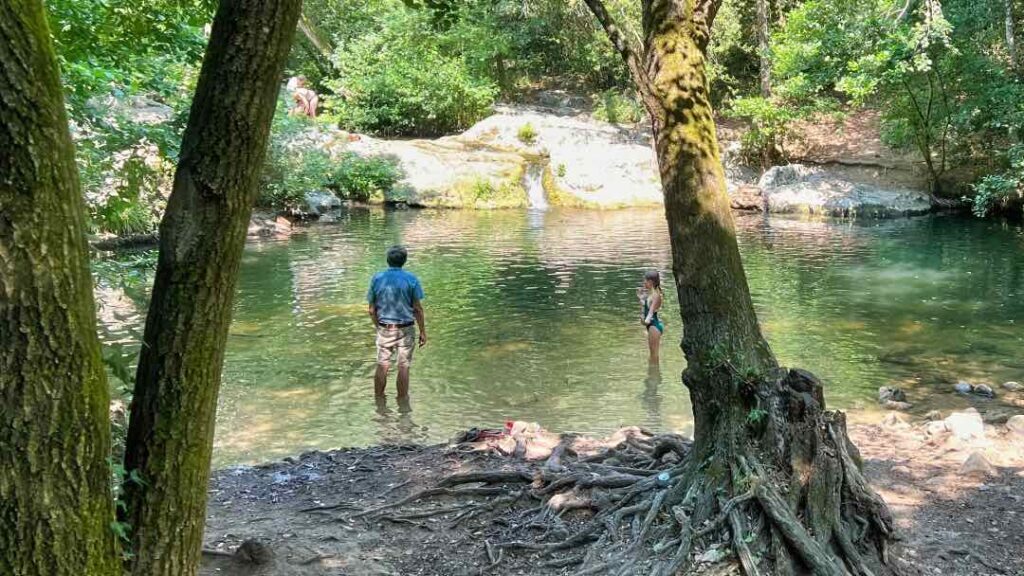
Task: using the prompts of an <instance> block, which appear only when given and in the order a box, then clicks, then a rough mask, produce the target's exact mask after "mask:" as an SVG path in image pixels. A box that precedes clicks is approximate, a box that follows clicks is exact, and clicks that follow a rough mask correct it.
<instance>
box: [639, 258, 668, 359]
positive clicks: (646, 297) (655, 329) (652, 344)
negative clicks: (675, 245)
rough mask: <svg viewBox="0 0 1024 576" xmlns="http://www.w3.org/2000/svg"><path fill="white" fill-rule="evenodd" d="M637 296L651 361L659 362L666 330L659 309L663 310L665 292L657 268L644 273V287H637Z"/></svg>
mask: <svg viewBox="0 0 1024 576" xmlns="http://www.w3.org/2000/svg"><path fill="white" fill-rule="evenodd" d="M636 295H637V298H638V299H639V300H640V306H641V308H642V309H643V312H642V313H641V316H640V322H641V323H642V324H643V326H644V332H646V333H647V346H648V348H649V349H650V354H651V355H650V361H651V362H652V363H653V362H658V351H659V349H660V347H661V335H662V334H663V333H664V332H665V325H664V324H663V323H662V322H661V319H660V318H658V310H661V303H662V300H663V294H662V292H661V274H659V273H658V271H657V270H651V271H649V272H647V273H645V274H644V286H643V288H637V290H636Z"/></svg>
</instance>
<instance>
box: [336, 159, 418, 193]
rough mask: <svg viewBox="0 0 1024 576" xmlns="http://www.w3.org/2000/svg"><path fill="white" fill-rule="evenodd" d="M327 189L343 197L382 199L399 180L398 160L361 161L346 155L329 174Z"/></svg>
mask: <svg viewBox="0 0 1024 576" xmlns="http://www.w3.org/2000/svg"><path fill="white" fill-rule="evenodd" d="M331 176H332V177H331V183H330V186H331V187H332V188H334V189H335V191H336V192H338V194H339V195H340V196H342V197H343V198H351V199H353V200H361V201H364V202H365V201H366V200H369V199H370V198H371V197H374V196H377V195H380V196H383V195H385V194H387V193H388V192H390V191H391V189H392V188H393V187H394V185H395V184H396V183H397V182H398V181H399V180H401V179H402V173H401V170H399V168H398V163H397V161H396V160H395V159H394V158H392V157H388V156H370V157H367V158H363V157H360V156H357V155H356V154H353V153H351V152H349V153H346V154H345V155H344V156H343V157H342V158H341V160H340V162H339V163H338V164H337V166H336V168H335V169H334V170H333V173H332V175H331Z"/></svg>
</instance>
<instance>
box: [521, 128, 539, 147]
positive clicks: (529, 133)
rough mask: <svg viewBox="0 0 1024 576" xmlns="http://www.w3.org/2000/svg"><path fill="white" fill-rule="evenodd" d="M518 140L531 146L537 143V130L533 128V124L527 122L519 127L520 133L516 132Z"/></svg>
mask: <svg viewBox="0 0 1024 576" xmlns="http://www.w3.org/2000/svg"><path fill="white" fill-rule="evenodd" d="M516 138H518V139H519V141H520V142H522V143H523V144H526V145H527V146H530V145H532V144H533V143H534V142H536V141H537V130H536V129H535V128H534V127H533V124H530V123H529V122H527V123H526V124H523V125H522V126H520V127H519V131H518V132H516Z"/></svg>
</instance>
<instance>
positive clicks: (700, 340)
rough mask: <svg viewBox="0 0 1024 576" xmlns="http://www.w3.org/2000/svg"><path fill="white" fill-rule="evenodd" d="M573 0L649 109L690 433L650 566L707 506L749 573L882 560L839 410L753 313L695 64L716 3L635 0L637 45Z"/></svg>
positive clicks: (868, 570)
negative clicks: (639, 28) (774, 348)
mask: <svg viewBox="0 0 1024 576" xmlns="http://www.w3.org/2000/svg"><path fill="white" fill-rule="evenodd" d="M586 2H587V4H588V5H589V6H590V8H591V9H592V11H593V12H594V14H595V15H596V16H597V18H598V20H599V21H600V22H601V24H602V26H603V27H604V28H605V31H606V32H607V33H608V35H609V37H610V38H611V40H612V43H613V44H614V45H615V46H616V48H617V49H618V50H619V52H620V54H621V55H622V56H623V58H624V59H625V61H626V64H627V66H628V68H629V70H630V73H631V75H632V77H633V80H634V82H635V83H636V85H637V87H638V89H639V91H640V93H641V96H642V99H643V101H644V104H645V106H646V108H647V111H648V113H649V114H650V116H651V120H652V126H653V131H654V141H655V151H656V153H657V157H658V164H659V170H660V175H661V181H662V186H663V190H664V199H665V214H666V217H667V220H668V227H669V237H670V241H671V246H672V268H673V273H674V276H675V282H676V291H677V294H678V298H679V307H680V312H681V315H682V321H683V339H682V349H683V352H684V354H685V355H686V360H687V368H686V370H685V371H684V373H683V381H684V383H685V384H686V386H687V387H688V389H689V392H690V399H691V403H692V406H693V414H694V420H695V426H694V429H695V437H694V446H693V452H692V454H691V455H690V457H689V458H688V461H687V463H686V466H685V469H684V471H683V472H681V473H680V474H678V475H677V476H675V477H674V480H673V484H672V486H671V487H670V488H669V490H668V494H667V495H666V496H665V497H664V498H663V500H662V501H661V502H660V504H661V505H662V506H663V510H664V511H665V513H666V514H667V515H669V516H670V517H671V518H672V519H671V522H674V523H675V524H676V526H677V530H678V531H679V535H680V536H679V548H678V551H677V552H676V553H675V555H674V556H673V557H672V558H671V560H670V561H668V562H666V563H665V564H663V565H662V566H661V568H660V569H659V571H658V572H656V573H660V574H665V575H669V574H675V573H676V572H678V571H685V570H686V568H687V567H688V566H689V565H690V562H691V554H692V552H693V550H694V549H695V548H696V547H697V546H698V545H699V543H698V542H696V541H695V540H696V537H695V534H696V533H699V531H696V530H695V529H696V528H697V527H700V526H701V525H703V524H704V523H705V522H706V521H709V520H711V519H712V518H715V517H718V516H720V515H727V516H728V523H727V524H728V526H729V529H730V531H731V532H732V544H733V548H734V550H735V552H736V554H737V557H738V558H739V559H740V563H741V565H742V567H743V570H744V571H745V572H747V573H748V574H758V573H762V574H765V573H766V574H791V573H801V572H803V571H807V570H809V571H810V572H812V573H814V574H828V575H833V574H834V575H840V574H843V573H844V572H845V571H847V570H848V571H849V572H851V573H853V574H872V573H877V572H878V571H886V570H887V568H886V567H885V560H886V556H887V546H888V544H889V542H890V541H891V539H892V521H891V517H890V515H889V512H888V509H887V508H886V506H885V504H884V502H883V501H882V500H881V498H879V497H878V496H877V494H875V493H874V492H873V491H872V490H871V489H870V487H869V486H868V485H867V482H866V481H865V480H864V478H863V476H862V474H861V472H860V469H859V456H858V454H857V452H856V449H855V448H854V447H853V445H852V444H851V443H850V442H849V440H848V439H847V436H846V425H845V420H844V418H843V415H842V414H841V413H830V412H826V411H825V403H824V396H823V393H822V387H821V384H820V383H819V382H818V381H817V380H816V379H815V378H814V377H813V376H812V375H811V374H809V373H807V372H804V371H802V370H788V371H787V370H785V369H782V368H780V367H779V366H778V364H777V362H776V360H775V357H774V355H773V354H772V352H771V349H770V348H769V346H768V344H767V343H766V341H765V339H764V338H763V336H762V335H761V330H760V327H759V325H758V321H757V317H756V315H755V313H754V307H753V304H752V301H751V298H750V293H749V289H748V285H747V279H746V276H745V273H744V270H743V264H742V261H741V259H740V253H739V249H738V246H737V242H736V233H735V228H734V224H733V219H732V214H731V211H730V208H729V198H728V196H727V194H726V186H725V176H724V171H723V167H722V163H721V160H720V158H719V148H718V141H717V136H716V130H715V122H714V115H713V111H712V108H711V103H710V100H709V95H708V83H707V78H706V76H705V64H706V53H707V47H708V42H709V40H710V34H711V24H712V22H713V20H714V16H715V12H716V11H717V8H718V1H716V0H644V1H643V25H644V33H643V36H644V45H643V47H642V48H641V49H639V50H638V49H634V48H633V47H632V46H631V45H630V44H629V43H628V42H626V41H625V39H624V37H623V35H622V34H621V32H620V31H619V30H618V29H617V28H616V26H615V24H614V22H612V20H611V19H610V18H609V16H608V14H607V12H606V11H605V10H604V7H603V6H602V5H601V2H600V0H586ZM708 536H711V535H708Z"/></svg>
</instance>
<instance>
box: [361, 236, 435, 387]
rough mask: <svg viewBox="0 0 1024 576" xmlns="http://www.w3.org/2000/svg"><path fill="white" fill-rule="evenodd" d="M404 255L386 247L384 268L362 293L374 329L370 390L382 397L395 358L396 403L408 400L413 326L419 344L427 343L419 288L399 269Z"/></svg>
mask: <svg viewBox="0 0 1024 576" xmlns="http://www.w3.org/2000/svg"><path fill="white" fill-rule="evenodd" d="M408 258H409V253H408V252H407V251H406V249H405V248H403V247H401V246H392V247H391V248H389V249H388V252H387V261H388V269H387V270H384V271H382V272H378V273H377V274H375V275H374V276H373V279H372V280H371V281H370V290H369V291H368V292H367V294H366V301H367V303H368V304H369V313H370V318H372V319H373V325H374V327H375V329H376V331H377V371H376V373H375V374H374V378H373V392H374V395H375V396H376V398H377V399H378V402H379V401H380V400H381V399H383V398H384V389H385V388H386V387H387V382H388V372H389V371H390V369H391V364H392V362H393V361H394V360H395V358H396V357H397V362H398V384H397V387H398V400H399V403H407V402H408V399H409V367H410V365H411V364H412V356H413V352H414V351H415V349H416V344H417V338H416V327H417V326H419V345H420V347H422V346H424V345H426V343H427V328H426V324H425V322H426V321H425V319H424V316H423V304H422V301H423V287H422V286H421V285H420V281H419V279H418V278H416V276H414V275H412V274H410V273H409V272H406V271H405V270H403V269H402V267H403V266H405V262H406V260H408Z"/></svg>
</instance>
